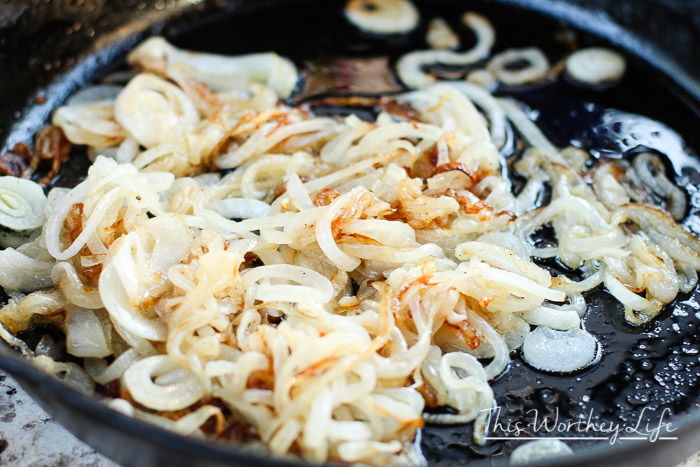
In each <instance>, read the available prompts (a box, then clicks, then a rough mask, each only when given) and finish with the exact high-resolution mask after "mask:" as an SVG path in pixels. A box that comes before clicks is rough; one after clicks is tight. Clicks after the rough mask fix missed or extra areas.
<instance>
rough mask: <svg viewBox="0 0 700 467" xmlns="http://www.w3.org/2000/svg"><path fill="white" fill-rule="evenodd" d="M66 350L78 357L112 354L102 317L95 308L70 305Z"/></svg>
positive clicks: (67, 319) (67, 314) (66, 325)
mask: <svg viewBox="0 0 700 467" xmlns="http://www.w3.org/2000/svg"><path fill="white" fill-rule="evenodd" d="M64 326H65V329H66V351H67V352H68V353H69V354H71V355H74V356H76V357H106V356H108V355H111V354H112V348H111V345H110V343H109V341H108V339H107V335H105V330H104V328H103V326H102V324H101V322H100V319H99V318H98V317H97V316H96V315H95V312H94V311H93V310H88V309H85V308H80V307H77V306H69V307H68V311H67V312H66V321H65V324H64Z"/></svg>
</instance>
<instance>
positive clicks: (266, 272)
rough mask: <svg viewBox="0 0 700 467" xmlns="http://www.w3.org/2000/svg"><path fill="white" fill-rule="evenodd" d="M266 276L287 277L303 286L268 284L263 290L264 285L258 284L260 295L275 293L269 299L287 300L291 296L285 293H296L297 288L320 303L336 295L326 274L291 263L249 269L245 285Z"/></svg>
mask: <svg viewBox="0 0 700 467" xmlns="http://www.w3.org/2000/svg"><path fill="white" fill-rule="evenodd" d="M264 278H275V279H286V280H290V281H293V282H296V283H298V284H301V286H289V285H287V286H283V285H268V286H267V287H265V288H263V289H262V290H261V287H262V286H258V294H259V295H261V294H262V295H264V294H269V295H274V299H269V300H268V301H287V300H288V299H289V297H286V298H285V295H284V294H285V293H290V292H292V293H294V295H296V292H294V291H295V290H298V291H299V292H300V293H303V294H306V298H309V299H312V300H316V301H318V302H319V303H326V302H328V301H330V300H331V299H332V298H333V295H334V292H333V284H331V282H330V281H329V280H328V279H327V278H326V277H325V276H323V275H321V274H319V273H317V272H316V271H314V270H312V269H309V268H305V267H301V266H293V265H291V264H271V265H267V266H258V267H256V268H253V269H249V270H247V272H245V273H244V274H243V285H244V286H245V287H250V286H252V285H253V284H254V283H255V282H258V281H260V280H261V279H264ZM277 291H279V292H277ZM293 301H302V300H293Z"/></svg>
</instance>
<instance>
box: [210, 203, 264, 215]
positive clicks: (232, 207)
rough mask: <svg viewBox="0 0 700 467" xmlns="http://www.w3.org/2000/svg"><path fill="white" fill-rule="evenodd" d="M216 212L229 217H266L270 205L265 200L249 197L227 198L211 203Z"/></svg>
mask: <svg viewBox="0 0 700 467" xmlns="http://www.w3.org/2000/svg"><path fill="white" fill-rule="evenodd" d="M211 208H212V209H213V210H214V212H216V213H218V214H220V215H222V216H224V217H226V218H228V219H254V218H259V217H266V216H267V215H268V213H269V212H270V205H269V204H267V203H266V202H264V201H260V200H257V199H247V198H227V199H221V200H218V201H214V202H213V203H211Z"/></svg>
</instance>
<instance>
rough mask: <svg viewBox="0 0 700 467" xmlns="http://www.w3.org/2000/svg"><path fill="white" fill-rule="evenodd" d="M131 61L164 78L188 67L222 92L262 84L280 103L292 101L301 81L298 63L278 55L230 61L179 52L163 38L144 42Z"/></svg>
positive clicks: (225, 58)
mask: <svg viewBox="0 0 700 467" xmlns="http://www.w3.org/2000/svg"><path fill="white" fill-rule="evenodd" d="M127 61H128V62H129V64H131V65H136V66H139V67H141V68H143V69H146V70H149V71H153V72H155V73H158V74H161V75H164V76H168V75H169V73H168V69H169V68H171V67H173V66H177V67H180V69H183V67H184V69H185V70H186V71H187V73H188V74H189V75H191V76H192V77H193V78H194V79H196V80H198V81H201V82H204V83H206V84H207V85H208V86H210V87H212V88H218V89H227V88H228V89H230V88H232V87H234V86H235V85H236V84H239V83H240V82H247V83H260V84H264V85H267V86H269V87H270V88H272V89H273V90H274V91H275V93H276V94H277V97H279V98H280V99H286V98H287V97H289V95H290V94H291V93H292V91H293V90H294V87H295V86H296V83H297V78H298V73H297V69H296V67H295V66H294V63H292V61H291V60H289V59H287V58H283V57H280V56H279V55H277V54H276V53H271V52H270V53H258V54H249V55H240V56H236V57H227V56H224V55H216V54H209V53H203V52H194V51H190V50H182V49H178V48H176V47H174V46H173V45H171V44H169V43H168V42H167V41H166V40H165V39H163V38H162V37H152V38H150V39H148V40H146V41H144V42H143V43H142V44H141V45H139V46H138V47H136V48H135V49H134V50H133V51H132V52H131V53H130V54H129V56H128V57H127Z"/></svg>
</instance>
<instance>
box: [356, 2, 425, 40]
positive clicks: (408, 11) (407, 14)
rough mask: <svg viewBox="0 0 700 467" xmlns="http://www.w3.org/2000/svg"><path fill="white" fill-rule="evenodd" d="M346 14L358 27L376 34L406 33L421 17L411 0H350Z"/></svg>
mask: <svg viewBox="0 0 700 467" xmlns="http://www.w3.org/2000/svg"><path fill="white" fill-rule="evenodd" d="M345 16H346V17H347V18H348V20H350V22H351V23H352V24H354V25H355V26H357V27H358V28H360V29H362V30H363V31H367V32H371V33H375V34H399V33H406V32H408V31H411V30H412V29H414V28H415V27H416V25H417V24H418V19H419V18H420V16H419V14H418V10H417V9H416V7H415V6H413V3H411V1H410V0H349V1H348V3H347V4H346V5H345Z"/></svg>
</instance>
